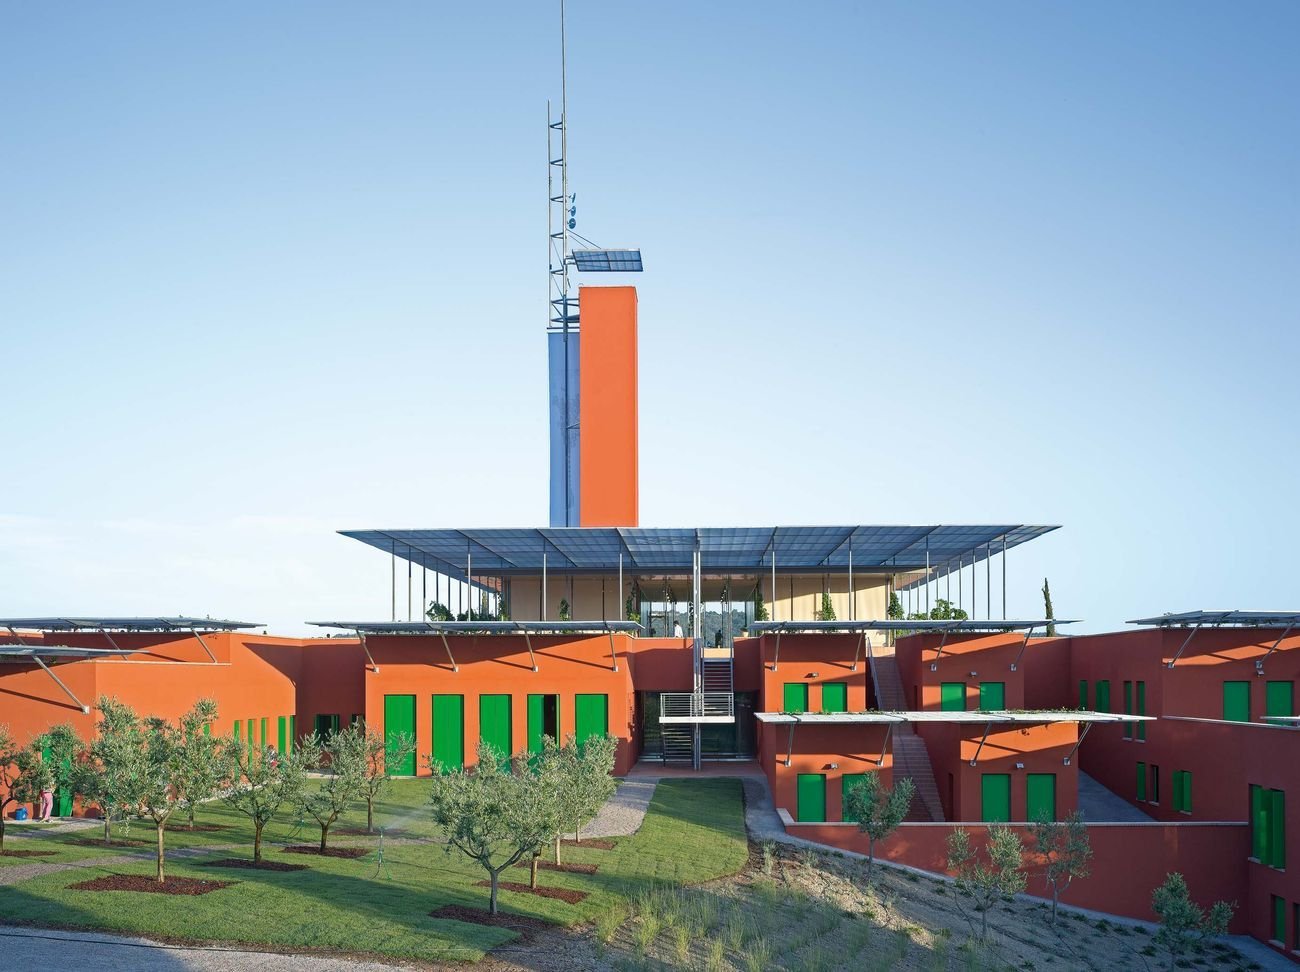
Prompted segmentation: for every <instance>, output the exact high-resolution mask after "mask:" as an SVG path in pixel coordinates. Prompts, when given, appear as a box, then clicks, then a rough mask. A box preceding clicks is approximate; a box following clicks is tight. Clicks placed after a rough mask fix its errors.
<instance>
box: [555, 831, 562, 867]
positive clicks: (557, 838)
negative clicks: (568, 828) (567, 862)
mask: <svg viewBox="0 0 1300 972" xmlns="http://www.w3.org/2000/svg"><path fill="white" fill-rule="evenodd" d="M563 838H564V835H563V834H556V835H555V863H556V864H559V863H560V841H561V840H563Z"/></svg>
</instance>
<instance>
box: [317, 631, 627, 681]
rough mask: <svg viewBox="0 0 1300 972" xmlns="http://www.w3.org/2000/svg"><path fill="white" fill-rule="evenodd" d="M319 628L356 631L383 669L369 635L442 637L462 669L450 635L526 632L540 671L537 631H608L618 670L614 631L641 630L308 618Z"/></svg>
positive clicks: (456, 668) (451, 659) (452, 660)
mask: <svg viewBox="0 0 1300 972" xmlns="http://www.w3.org/2000/svg"><path fill="white" fill-rule="evenodd" d="M307 623H308V624H310V625H313V626H315V627H318V628H342V629H344V630H346V631H355V632H356V633H357V637H358V638H360V639H361V647H362V648H363V649H364V650H365V653H366V659H367V660H368V661H369V662H370V667H371V668H372V669H373V670H374V671H376V672H377V671H379V666H378V665H376V664H375V659H374V656H372V655H371V654H370V647H369V645H367V644H366V638H367V637H369V636H371V635H399V636H408V637H410V636H420V635H423V636H426V637H428V636H432V637H435V638H440V639H441V640H442V647H443V649H444V650H445V651H446V652H447V660H448V662H450V663H451V670H452V671H453V672H459V671H460V666H458V665H457V664H456V659H455V657H454V656H453V655H452V653H451V645H450V644H449V643H448V641H447V636H448V635H476V636H478V635H493V636H498V637H499V636H502V635H523V637H524V643H525V645H527V647H528V657H529V658H531V659H532V663H533V671H538V667H537V656H536V655H535V654H534V653H533V642H532V636H533V635H608V636H609V655H610V660H611V662H612V663H613V669H614V671H618V654H617V653H616V651H615V649H614V635H615V634H622V633H632V632H636V631H640V630H641V625H639V624H637V623H636V622H635V621H603V620H595V621H308V622H307Z"/></svg>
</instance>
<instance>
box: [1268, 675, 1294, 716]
mask: <svg viewBox="0 0 1300 972" xmlns="http://www.w3.org/2000/svg"><path fill="white" fill-rule="evenodd" d="M1264 714H1265V715H1271V716H1293V715H1295V714H1296V713H1295V682H1269V683H1268V684H1267V685H1265V686H1264Z"/></svg>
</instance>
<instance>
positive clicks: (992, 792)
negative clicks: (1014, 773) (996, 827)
mask: <svg viewBox="0 0 1300 972" xmlns="http://www.w3.org/2000/svg"><path fill="white" fill-rule="evenodd" d="M980 819H981V820H983V821H984V822H985V823H1006V822H1007V821H1009V820H1010V819H1011V776H1010V775H1009V774H1007V773H985V774H984V776H983V777H982V778H981V779H980Z"/></svg>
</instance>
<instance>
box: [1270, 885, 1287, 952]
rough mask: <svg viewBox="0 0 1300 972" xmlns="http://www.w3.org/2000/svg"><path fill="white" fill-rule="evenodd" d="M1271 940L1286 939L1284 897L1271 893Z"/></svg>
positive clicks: (1278, 941)
mask: <svg viewBox="0 0 1300 972" xmlns="http://www.w3.org/2000/svg"><path fill="white" fill-rule="evenodd" d="M1272 898H1273V941H1275V942H1277V943H1278V944H1279V945H1280V944H1282V943H1283V942H1285V941H1286V899H1285V898H1279V897H1278V896H1277V895H1273V896H1272Z"/></svg>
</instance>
